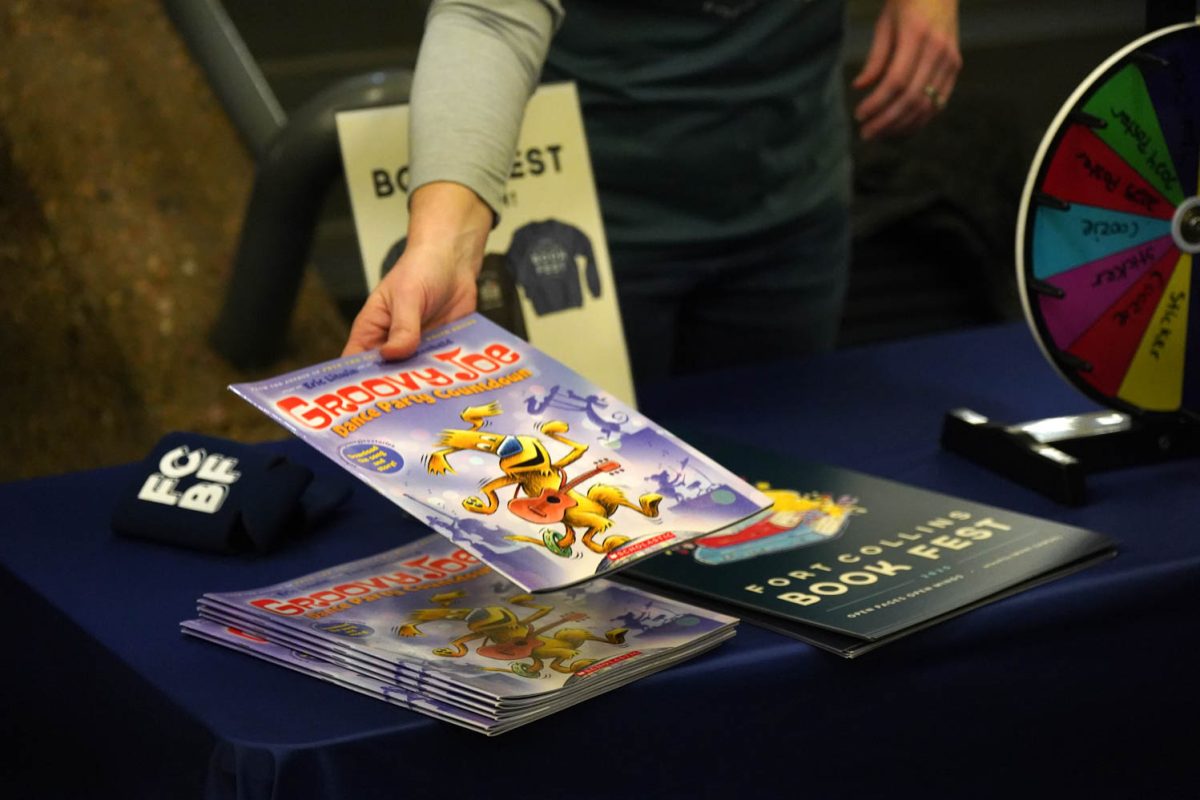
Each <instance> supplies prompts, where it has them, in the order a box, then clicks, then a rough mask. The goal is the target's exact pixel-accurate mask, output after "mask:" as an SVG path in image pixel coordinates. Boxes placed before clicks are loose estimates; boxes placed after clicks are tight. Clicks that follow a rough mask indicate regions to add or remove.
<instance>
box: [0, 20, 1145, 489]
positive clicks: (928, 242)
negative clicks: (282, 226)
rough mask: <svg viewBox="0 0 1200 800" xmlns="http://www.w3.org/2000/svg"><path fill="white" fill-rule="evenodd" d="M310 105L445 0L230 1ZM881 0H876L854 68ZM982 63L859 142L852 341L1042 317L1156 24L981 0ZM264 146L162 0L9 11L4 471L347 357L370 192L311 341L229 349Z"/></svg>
mask: <svg viewBox="0 0 1200 800" xmlns="http://www.w3.org/2000/svg"><path fill="white" fill-rule="evenodd" d="M225 7H226V10H227V11H228V14H229V16H230V18H231V19H232V21H233V22H234V24H235V26H236V27H237V29H238V31H239V33H240V34H241V36H242V37H243V38H244V39H245V42H246V44H247V46H248V47H249V49H250V51H251V54H252V55H253V57H254V58H255V60H256V61H257V62H258V64H259V66H260V67H261V69H262V72H263V75H264V76H265V77H266V79H267V82H268V83H269V85H270V88H271V90H272V91H273V92H274V94H275V95H276V96H277V98H278V100H279V102H280V104H281V106H282V107H283V108H284V110H285V111H290V110H294V109H296V108H297V107H298V106H299V105H300V104H302V103H303V102H304V101H305V100H306V99H308V98H309V97H311V96H312V95H313V94H314V93H315V92H317V91H319V90H320V89H322V88H324V87H326V86H328V85H329V84H330V83H331V82H333V81H335V80H337V79H338V78H341V77H345V76H348V75H354V74H358V73H362V72H365V71H368V70H371V69H376V68H380V67H389V66H392V67H394V66H398V65H399V66H402V65H409V64H411V63H412V61H413V59H414V58H415V54H416V47H417V43H418V42H419V38H420V26H421V19H422V15H423V10H422V7H423V3H422V2H420V1H419V0H389V1H388V2H384V1H383V0H361V1H360V2H351V3H336V4H335V3H331V2H322V1H321V0H291V2H288V3H271V4H267V3H260V2H255V1H254V0H226V3H225ZM877 7H878V4H877V3H875V2H851V20H852V25H853V33H852V36H851V40H850V43H849V47H848V67H847V71H848V75H849V74H853V71H854V70H855V68H856V66H857V63H858V62H859V61H860V60H861V58H862V56H863V54H864V53H865V50H866V46H867V42H868V41H869V34H870V27H871V24H872V23H873V20H874V15H875V12H876V9H877ZM961 8H962V12H961V13H962V30H963V33H962V42H963V51H964V58H965V69H964V71H963V73H962V76H961V80H960V83H959V88H958V90H957V92H956V94H955V97H954V100H953V102H952V103H951V105H950V106H949V107H948V108H947V110H946V111H945V112H944V113H943V114H942V115H941V116H940V117H939V118H938V119H937V120H936V121H935V122H934V124H932V125H931V126H930V127H929V128H928V129H927V130H926V131H925V132H924V133H923V134H921V135H920V136H919V137H916V138H914V139H911V140H908V141H894V142H887V143H881V144H874V145H871V146H863V147H859V148H858V150H857V153H856V157H857V170H856V189H857V203H856V207H855V213H854V224H855V246H856V255H855V261H854V266H853V273H852V287H851V303H850V306H849V309H848V311H847V316H846V320H845V324H844V329H843V333H842V337H841V344H842V346H854V345H857V344H862V343H867V342H872V341H879V340H883V339H891V338H898V337H906V336H913V335H919V334H923V333H928V332H933V331H937V330H944V329H948V328H955V327H961V326H967V325H979V324H987V323H990V322H995V321H998V320H1003V319H1013V318H1015V317H1016V316H1018V315H1019V313H1020V312H1019V305H1018V302H1017V299H1016V295H1015V291H1014V281H1013V278H1012V274H1013V263H1012V260H1013V256H1012V251H1013V244H1012V240H1013V235H1014V225H1015V220H1016V215H1017V208H1018V204H1019V195H1020V191H1021V188H1022V186H1023V184H1024V180H1025V175H1026V173H1027V171H1028V168H1029V164H1030V162H1031V160H1032V157H1033V153H1034V150H1035V148H1036V146H1037V143H1038V142H1039V140H1040V139H1041V136H1042V134H1043V133H1044V131H1045V130H1046V128H1047V126H1048V125H1049V122H1050V120H1051V118H1052V117H1053V115H1054V113H1055V112H1056V111H1057V109H1058V107H1059V106H1060V105H1061V104H1062V102H1063V101H1064V100H1065V99H1066V97H1067V95H1068V94H1069V93H1070V91H1071V90H1072V89H1073V88H1074V87H1075V86H1076V85H1078V83H1079V82H1081V81H1082V80H1083V79H1084V78H1085V77H1086V76H1087V75H1088V74H1089V73H1090V72H1091V71H1092V69H1093V68H1095V67H1096V66H1097V65H1098V64H1099V63H1100V62H1101V61H1103V60H1104V59H1105V58H1106V57H1107V56H1108V55H1110V54H1111V53H1112V52H1114V51H1115V50H1117V49H1118V48H1120V47H1121V46H1122V45H1124V44H1125V43H1127V42H1129V41H1131V40H1132V39H1134V38H1136V37H1137V36H1138V35H1140V34H1141V33H1142V32H1143V30H1144V27H1145V25H1144V14H1145V8H1144V6H1143V5H1142V4H1141V3H1138V2H1131V0H1104V1H1099V0H1098V1H1097V2H1089V3H1086V4H1084V3H1080V2H1065V1H1063V0H1055V1H1053V2H1045V1H1039V0H963V2H962V7H961ZM253 174H254V163H253V159H252V157H251V155H250V153H249V151H248V149H247V148H246V146H245V144H244V143H243V141H242V140H241V139H240V138H239V136H238V134H237V132H236V130H235V127H234V125H233V124H231V122H230V119H229V117H228V115H227V114H226V112H225V110H224V109H223V108H222V107H221V105H220V103H219V102H218V100H217V99H216V97H215V96H214V94H213V92H212V90H211V88H210V85H209V83H208V82H207V80H206V78H205V76H204V74H203V73H202V72H201V70H200V69H199V68H198V67H197V65H196V62H195V60H194V59H193V58H192V55H191V54H190V53H189V51H188V49H187V47H186V46H185V45H184V43H183V41H182V39H181V38H180V36H179V34H178V31H177V30H176V28H175V27H174V26H173V24H172V22H171V21H170V19H169V18H168V16H167V14H166V13H165V11H164V7H163V5H162V4H161V3H160V2H157V1H156V0H104V2H90V1H89V0H39V1H38V2H33V0H14V1H13V2H7V3H4V4H3V5H0V270H2V275H3V279H2V282H0V456H3V457H2V458H0V480H7V479H13V478H19V477H25V476H34V475H45V474H52V473H59V472H64V471H69V470H74V469H86V468H93V467H96V466H101V465H106V464H113V463H119V462H124V461H129V460H132V459H135V458H138V457H140V456H141V455H143V454H144V453H145V452H146V451H147V450H149V448H150V447H151V445H152V444H153V443H154V442H155V441H156V440H157V439H158V437H159V436H161V435H162V434H163V433H164V432H166V431H169V430H178V429H184V430H194V431H200V432H204V433H209V434H213V435H217V436H226V437H230V438H235V439H239V440H243V441H257V440H263V439H270V438H279V437H281V436H282V435H283V432H282V430H281V429H279V428H278V427H277V426H276V425H274V424H273V423H271V422H270V421H268V420H267V419H266V418H265V417H263V416H262V415H261V414H259V413H258V412H256V411H254V410H253V409H252V408H250V407H249V406H248V405H247V404H245V403H243V402H241V401H239V400H237V399H236V398H235V397H233V396H232V395H231V394H230V393H229V392H228V391H226V389H225V386H226V385H227V384H228V383H230V382H232V381H236V380H244V379H248V378H255V377H262V376H264V375H266V374H273V373H276V372H280V371H283V370H285V369H290V368H295V367H298V366H300V365H302V364H307V363H311V362H315V361H319V360H324V359H327V358H331V357H333V356H336V355H337V354H338V352H339V351H340V348H341V344H342V342H343V340H344V338H345V334H346V330H347V321H346V319H345V316H344V314H343V313H341V311H339V308H345V307H347V306H348V305H349V306H353V305H356V304H357V302H358V300H359V298H360V297H361V294H362V291H363V288H362V284H361V277H360V272H359V270H360V267H359V262H358V252H357V244H356V242H355V239H354V229H353V223H352V220H351V218H350V214H349V206H348V201H347V200H346V197H345V189H344V187H343V186H342V185H341V184H340V183H337V184H335V185H334V186H333V187H332V188H331V190H330V192H329V195H328V197H327V198H326V200H325V205H324V210H323V212H322V215H321V220H320V222H319V224H318V226H317V229H316V233H315V237H314V244H313V248H312V253H311V257H310V261H311V266H312V268H310V269H307V270H306V277H305V281H304V284H303V286H302V289H301V294H300V299H299V301H298V303H297V306H296V312H295V314H294V316H293V319H292V326H291V330H290V332H289V336H288V342H287V348H286V353H285V355H284V357H283V358H281V359H280V360H279V361H278V362H277V363H275V364H274V365H272V366H271V367H269V368H266V369H263V370H257V371H253V372H248V371H239V370H236V369H234V368H233V367H231V366H230V365H229V364H228V363H226V362H225V361H223V360H222V359H221V358H220V357H219V356H217V355H216V354H215V353H213V352H212V351H211V349H210V348H209V346H208V344H207V335H208V332H209V330H210V328H211V326H212V323H213V319H214V317H215V315H216V313H217V310H218V309H219V307H220V303H221V300H222V295H223V287H224V284H225V281H226V280H227V279H228V275H229V271H230V265H231V262H232V258H233V253H234V250H235V248H236V245H237V236H238V231H239V228H240V225H241V219H242V213H243V211H244V208H245V204H246V201H247V197H248V193H249V189H250V185H251V181H252V179H253Z"/></svg>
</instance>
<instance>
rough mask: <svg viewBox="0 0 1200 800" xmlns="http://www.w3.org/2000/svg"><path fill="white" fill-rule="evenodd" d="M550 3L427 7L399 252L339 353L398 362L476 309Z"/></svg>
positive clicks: (556, 12)
mask: <svg viewBox="0 0 1200 800" xmlns="http://www.w3.org/2000/svg"><path fill="white" fill-rule="evenodd" d="M561 18H562V7H561V4H560V2H559V0H488V2H479V1H478V0H476V1H475V2H466V1H465V0H436V2H434V4H433V5H432V7H431V8H430V12H429V17H428V21H427V25H426V30H425V35H424V37H423V38H422V41H421V51H420V54H419V56H418V59H417V69H416V74H415V75H414V77H413V90H412V102H411V103H410V109H411V116H410V134H411V135H410V140H411V151H412V152H411V154H412V158H411V161H412V164H411V169H410V176H411V186H412V187H413V188H412V191H411V194H410V196H409V229H408V242H407V246H406V247H405V250H404V254H403V255H402V256H401V257H400V259H399V261H397V262H396V265H395V266H394V267H393V268H392V269H391V270H390V271H389V272H388V274H387V275H386V276H385V277H384V279H383V280H382V281H380V283H379V286H377V287H376V289H375V291H374V292H372V293H371V296H370V297H368V298H367V301H366V303H365V304H364V305H363V308H362V310H361V311H360V312H359V314H358V317H357V318H356V319H355V321H354V324H353V326H352V327H351V329H350V336H349V338H348V340H347V342H346V346H345V348H344V350H343V355H350V354H352V353H357V352H361V351H363V350H368V349H370V348H373V347H382V348H383V350H382V352H383V356H384V358H389V359H394V358H405V357H407V356H409V355H411V354H412V353H413V351H414V350H415V349H416V347H417V344H418V343H419V342H420V334H421V329H422V328H424V327H429V326H436V325H439V324H442V323H444V322H449V321H451V320H453V319H457V318H458V317H461V316H463V315H465V314H468V313H470V312H471V311H473V310H474V309H475V278H476V276H477V275H478V274H479V268H480V266H481V265H482V263H483V254H484V244H485V243H486V241H487V235H488V233H489V232H490V231H491V228H492V224H493V222H494V220H495V218H496V214H497V213H498V211H499V209H500V206H501V203H502V198H503V195H504V186H505V183H506V181H507V180H508V173H509V170H510V169H511V167H512V158H513V152H514V151H515V149H516V141H517V135H518V134H519V132H520V128H521V120H522V117H523V116H524V112H525V104H526V102H527V101H528V100H529V96H530V94H532V93H533V90H534V88H535V87H536V85H537V81H538V77H539V76H540V74H541V68H542V63H543V62H544V61H545V57H546V52H547V50H548V49H549V45H550V38H551V36H552V35H553V32H554V30H555V28H556V26H557V25H558V23H559V21H560V20H561Z"/></svg>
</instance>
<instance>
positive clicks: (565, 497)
mask: <svg viewBox="0 0 1200 800" xmlns="http://www.w3.org/2000/svg"><path fill="white" fill-rule="evenodd" d="M620 469H621V465H620V464H618V463H617V462H616V461H612V460H610V459H604V460H603V461H600V462H599V463H597V464H596V466H595V468H593V469H591V470H588V471H587V472H585V473H583V474H582V475H580V476H579V477H578V478H575V479H574V480H570V481H567V482H566V483H564V484H563V485H562V486H560V487H558V488H557V489H543V490H542V493H541V494H539V495H538V496H537V497H514V498H513V499H512V500H509V501H508V510H509V511H511V512H512V513H514V514H516V515H517V516H518V517H520V518H521V519H523V520H525V521H526V522H536V523H537V524H539V525H552V524H554V523H556V522H562V519H563V515H564V514H566V513H567V511H568V510H569V509H571V508H574V507H575V506H577V505H579V504H578V503H576V502H575V501H574V500H572V499H571V497H570V495H569V494H568V493H569V492H570V491H571V490H572V489H574V488H575V487H576V486H578V485H579V484H581V483H583V482H584V481H586V480H587V479H588V478H594V477H595V476H597V475H599V474H600V473H601V472H617V471H618V470H620ZM559 472H560V473H561V474H562V475H563V476H564V477H565V476H566V473H565V472H563V471H562V470H559Z"/></svg>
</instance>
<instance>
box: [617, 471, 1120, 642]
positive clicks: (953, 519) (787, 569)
mask: <svg viewBox="0 0 1200 800" xmlns="http://www.w3.org/2000/svg"><path fill="white" fill-rule="evenodd" d="M739 449H740V450H741V451H743V455H742V457H746V455H745V453H744V450H745V448H741V447H740V448H739ZM754 458H755V469H756V470H759V471H760V472H762V473H764V474H766V473H770V474H771V477H772V483H777V484H778V485H780V486H787V487H794V488H792V489H787V490H780V489H771V490H768V491H769V492H770V493H771V494H772V495H774V496H775V497H776V499H777V507H776V510H775V513H773V514H772V515H771V516H770V517H768V518H766V519H764V520H762V521H760V522H757V523H755V524H754V525H753V526H750V527H748V528H746V529H744V530H743V531H740V532H738V533H736V534H732V535H717V536H710V537H702V538H699V539H696V540H693V541H690V542H685V543H680V544H679V545H677V546H675V547H674V548H672V549H671V550H670V551H669V552H667V553H666V554H663V555H661V556H659V557H657V558H654V559H652V560H649V561H646V562H642V563H640V564H637V565H635V566H634V567H633V569H632V570H630V571H629V572H628V573H626V575H628V577H630V578H632V579H634V580H637V581H639V582H646V583H642V585H649V586H654V587H662V589H663V590H669V591H672V593H673V594H675V595H676V596H686V597H691V598H695V599H696V601H697V602H701V603H706V604H708V605H710V607H714V608H721V609H722V610H727V611H729V612H731V613H735V614H737V615H739V616H741V617H742V618H744V619H747V620H750V621H753V622H756V623H758V624H762V625H764V626H766V627H770V628H774V629H776V630H780V631H782V632H785V633H789V634H791V635H794V636H797V637H798V638H801V639H804V640H805V641H809V642H811V643H813V644H816V645H818V646H821V647H825V648H826V649H829V650H832V651H834V652H838V653H839V654H841V655H843V656H853V655H857V654H860V653H863V652H866V651H868V650H870V649H872V648H873V647H874V646H877V645H878V644H882V643H884V642H886V641H890V640H892V639H894V638H896V637H897V636H899V635H902V634H904V633H909V632H912V631H913V630H916V629H918V628H920V627H923V626H925V625H928V624H931V623H933V622H936V621H940V620H943V619H946V618H948V617H949V616H951V615H954V614H956V613H961V612H962V611H965V610H967V609H969V608H973V607H976V606H978V605H980V604H982V603H984V602H990V601H992V600H996V599H999V598H1001V597H1004V596H1006V595H1007V594H1011V593H1013V592H1016V591H1021V590H1023V589H1027V588H1030V587H1031V586H1033V585H1035V584H1036V583H1038V582H1041V581H1044V580H1049V579H1051V578H1055V577H1060V576H1061V575H1064V574H1066V573H1068V572H1070V571H1073V570H1075V569H1079V568H1082V567H1084V566H1087V565H1090V564H1092V563H1095V561H1097V560H1100V559H1102V558H1105V557H1107V556H1110V555H1112V554H1113V553H1114V552H1115V550H1114V544H1113V542H1112V540H1111V539H1109V538H1108V537H1107V536H1105V535H1103V534H1099V533H1096V532H1093V531H1088V530H1084V529H1080V528H1075V527H1071V526H1068V525H1062V524H1059V523H1056V522H1052V521H1049V520H1044V519H1039V518H1035V517H1031V516H1028V515H1024V514H1020V513H1017V512H1014V511H1008V510H1005V509H1000V508H995V507H992V506H987V505H984V504H981V503H976V502H973V501H968V500H965V499H962V498H957V497H952V496H949V495H945V494H941V493H938V492H933V491H928V490H924V489H919V488H917V487H913V486H908V485H905V484H901V483H897V482H894V481H888V480H884V479H880V478H875V477H872V476H869V475H865V474H863V473H859V472H854V471H851V470H845V469H840V468H836V467H832V466H826V465H817V464H803V463H795V462H785V461H783V460H781V459H780V458H779V457H778V456H774V455H767V454H759V455H757V456H755V457H754ZM680 593H682V594H680Z"/></svg>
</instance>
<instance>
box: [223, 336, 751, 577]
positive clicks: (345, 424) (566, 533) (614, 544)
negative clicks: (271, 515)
mask: <svg viewBox="0 0 1200 800" xmlns="http://www.w3.org/2000/svg"><path fill="white" fill-rule="evenodd" d="M230 388H231V389H233V391H235V392H236V393H237V394H239V395H240V396H242V397H243V398H245V399H246V400H248V401H249V402H251V403H253V404H254V405H255V406H257V407H258V408H259V409H261V410H262V411H263V412H265V413H266V414H268V415H270V416H271V417H273V418H274V419H275V420H277V421H278V422H280V423H282V424H283V425H284V426H285V427H287V428H288V429H289V430H291V431H292V432H294V433H295V434H296V435H298V436H299V437H301V438H302V439H304V440H305V441H307V442H308V443H309V444H311V445H312V446H313V447H315V448H317V449H318V450H320V451H321V452H322V453H324V454H325V455H326V456H328V457H329V458H331V459H333V460H334V461H335V462H337V463H338V464H340V465H341V466H342V467H344V468H345V469H347V470H349V471H350V472H351V473H352V474H354V475H355V476H356V477H358V478H360V479H361V480H363V481H365V482H366V483H367V484H369V485H370V486H371V487H373V488H374V489H376V490H378V491H379V492H381V493H382V494H383V495H384V496H386V497H387V498H389V499H390V500H392V501H393V502H395V503H396V504H397V505H399V506H400V507H401V508H403V509H404V510H406V511H408V512H409V513H410V514H412V515H414V516H415V517H417V519H420V520H422V521H423V522H425V523H427V524H428V525H429V526H430V527H432V528H433V529H435V530H437V531H438V532H440V533H442V534H443V535H444V536H446V537H447V538H449V539H450V540H451V541H453V542H454V543H456V544H458V545H459V546H460V547H462V548H463V549H464V550H466V551H468V552H470V553H472V554H473V555H475V556H477V557H478V558H480V559H481V560H483V561H484V562H486V563H488V564H490V565H491V566H492V567H493V568H494V569H496V570H497V571H498V572H500V573H502V574H503V575H505V576H506V577H508V578H509V579H510V580H512V581H513V582H514V583H516V584H517V585H518V586H520V587H521V588H523V589H525V590H527V591H535V592H536V591H549V590H553V589H558V588H562V587H565V586H569V585H571V584H574V583H577V582H579V581H582V580H586V579H589V578H592V577H594V576H596V575H600V574H604V573H608V572H611V571H613V570H616V569H621V568H624V567H626V566H628V565H629V564H631V563H633V562H634V561H636V560H640V559H642V558H644V557H646V556H649V555H651V554H654V553H657V552H659V551H661V550H664V549H666V548H669V547H673V546H675V545H677V544H679V543H680V542H683V541H686V540H688V539H690V538H692V537H695V536H702V535H706V534H712V533H717V532H732V531H734V530H736V529H737V528H738V527H739V526H745V525H748V524H751V523H753V522H754V521H755V520H756V519H758V518H759V517H761V516H762V515H764V514H765V513H767V511H768V510H769V508H770V506H771V501H770V500H769V499H768V498H767V497H766V496H765V495H764V494H762V493H761V492H759V491H758V490H757V489H755V488H754V487H753V486H750V485H749V484H748V483H746V482H745V481H743V480H741V479H740V478H738V477H737V476H735V475H734V474H732V473H730V472H729V471H728V470H726V469H724V468H723V467H721V466H720V465H719V464H717V463H716V462H714V461H713V460H711V459H710V458H708V457H706V456H705V455H703V454H702V453H700V452H699V451H697V450H696V449H694V448H693V447H691V446H689V445H687V444H685V443H684V442H682V441H681V440H680V439H678V438H677V437H675V436H674V435H672V434H671V433H670V432H668V431H666V430H664V429H662V428H661V427H659V426H657V425H655V424H654V423H653V422H651V421H650V420H648V419H646V418H645V417H644V416H642V415H641V414H639V413H638V412H637V411H636V410H635V409H632V408H630V407H629V406H626V405H625V404H623V403H622V402H621V401H619V400H618V399H616V398H615V397H613V396H612V395H610V394H608V393H606V392H604V391H603V390H602V389H600V388H598V387H596V386H594V385H592V384H591V383H589V382H587V381H586V380H585V379H583V378H582V377H580V376H579V375H578V374H576V373H575V372H573V371H571V370H570V369H568V368H567V367H565V366H564V365H562V364H560V363H559V362H557V361H555V360H554V359H552V358H550V357H549V356H547V355H545V354H544V353H542V352H540V351H538V350H537V349H535V348H534V347H532V346H531V345H529V344H527V343H526V342H524V341H522V340H520V339H518V338H517V337H515V336H513V335H512V334H511V333H509V332H507V331H505V330H504V329H503V328H501V327H499V326H498V325H496V324H494V323H492V322H490V321H489V320H488V319H486V318H485V317H483V316H481V315H479V314H473V315H471V316H469V317H466V318H464V319H462V320H459V321H458V322H455V323H452V324H450V325H447V326H444V327H442V328H440V329H436V330H434V331H432V332H430V333H428V334H426V335H425V337H424V338H423V340H422V344H421V346H420V347H419V348H418V350H417V353H416V354H415V355H414V356H413V357H412V358H410V359H407V360H405V361H397V362H385V361H383V360H382V359H381V357H380V355H379V353H378V351H369V352H366V353H361V354H358V355H354V356H347V357H345V358H341V359H337V360H334V361H329V362H326V363H324V364H318V365H316V366H313V367H309V368H307V369H302V370H298V371H295V372H291V373H288V374H285V375H281V376H279V377H276V378H270V379H267V380H263V381H258V382H254V383H240V384H235V385H233V386H231V387H230ZM681 487H684V489H685V490H684V491H680V488H681Z"/></svg>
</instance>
